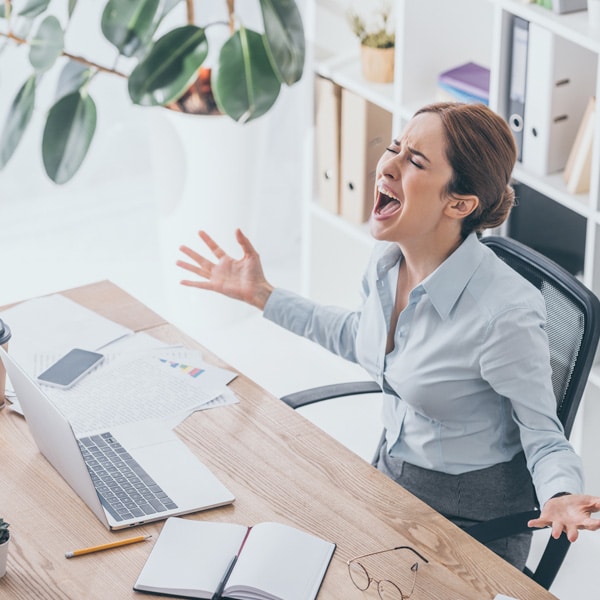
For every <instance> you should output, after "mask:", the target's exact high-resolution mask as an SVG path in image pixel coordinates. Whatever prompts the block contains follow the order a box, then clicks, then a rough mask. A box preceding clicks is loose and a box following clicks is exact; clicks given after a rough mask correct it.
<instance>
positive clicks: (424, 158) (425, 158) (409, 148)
mask: <svg viewBox="0 0 600 600" xmlns="http://www.w3.org/2000/svg"><path fill="white" fill-rule="evenodd" d="M407 147H408V151H409V152H410V153H411V154H416V155H417V156H420V157H421V158H422V159H423V160H426V161H427V162H428V163H431V161H430V160H429V159H428V158H427V157H426V156H425V155H424V154H423V153H422V152H419V151H418V150H415V149H414V148H411V147H410V146H407Z"/></svg>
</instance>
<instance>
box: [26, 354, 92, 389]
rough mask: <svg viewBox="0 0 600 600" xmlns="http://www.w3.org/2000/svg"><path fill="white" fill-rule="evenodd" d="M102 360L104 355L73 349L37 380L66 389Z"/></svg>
mask: <svg viewBox="0 0 600 600" xmlns="http://www.w3.org/2000/svg"><path fill="white" fill-rule="evenodd" d="M103 359H104V355H102V354H100V353H99V352H90V351H89V350H82V349H81V348H74V349H73V350H71V351H70V352H68V353H67V354H65V355H64V356H63V357H62V358H59V359H58V360H57V361H56V362H55V363H54V364H53V365H51V366H50V367H48V368H47V369H46V370H45V371H44V372H43V373H41V374H40V375H38V377H37V380H38V381H39V382H40V383H43V384H45V385H51V386H55V387H60V388H65V389H66V388H69V387H71V386H72V385H74V384H75V383H76V382H77V381H79V379H81V378H82V377H83V376H84V375H85V374H86V373H89V371H91V370H92V369H93V368H94V367H95V366H96V365H98V364H100V362H101V361H102V360H103Z"/></svg>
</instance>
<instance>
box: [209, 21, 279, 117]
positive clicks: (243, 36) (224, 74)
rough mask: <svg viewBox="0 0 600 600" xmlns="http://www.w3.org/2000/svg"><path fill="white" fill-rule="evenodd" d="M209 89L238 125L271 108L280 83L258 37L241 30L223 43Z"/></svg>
mask: <svg viewBox="0 0 600 600" xmlns="http://www.w3.org/2000/svg"><path fill="white" fill-rule="evenodd" d="M212 87H213V93H214V95H215V100H216V101H217V104H218V106H219V108H220V110H221V111H222V112H224V113H226V114H228V115H229V116H230V117H231V118H232V119H234V120H236V121H239V122H240V123H246V122H248V121H251V120H252V119H256V118H257V117H260V116H261V115H263V114H264V113H266V112H267V111H268V110H269V109H270V108H271V106H273V104H274V103H275V100H277V96H278V95H279V90H280V89H281V83H280V82H279V78H278V77H277V75H276V74H275V72H274V71H273V68H272V66H271V62H270V61H269V57H268V56H267V51H266V49H265V44H264V41H263V36H262V35H261V34H259V33H257V32H256V31H252V30H249V29H246V28H244V27H241V28H240V29H239V30H238V31H236V32H235V33H234V35H233V36H231V37H230V38H229V39H228V40H227V41H226V42H225V44H223V47H222V48H221V52H220V54H219V64H218V68H217V70H216V71H214V72H213V76H212Z"/></svg>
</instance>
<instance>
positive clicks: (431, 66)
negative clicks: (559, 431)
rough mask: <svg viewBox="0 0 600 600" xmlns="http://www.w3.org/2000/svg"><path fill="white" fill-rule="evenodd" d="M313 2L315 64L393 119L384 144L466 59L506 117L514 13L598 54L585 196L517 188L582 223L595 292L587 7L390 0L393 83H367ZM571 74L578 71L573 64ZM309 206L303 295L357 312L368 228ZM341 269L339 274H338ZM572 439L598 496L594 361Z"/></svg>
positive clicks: (334, 26)
mask: <svg viewBox="0 0 600 600" xmlns="http://www.w3.org/2000/svg"><path fill="white" fill-rule="evenodd" d="M309 2H310V3H311V4H312V6H311V9H312V13H311V14H312V15H313V16H314V20H315V22H314V27H313V28H309V31H312V35H313V38H314V39H312V40H310V41H311V42H312V49H313V52H312V58H311V60H312V63H313V65H312V67H313V71H314V72H315V74H317V75H321V76H324V77H327V78H328V79H331V80H332V81H334V82H335V83H337V84H338V85H340V86H342V87H345V88H348V89H350V90H351V91H353V92H355V93H357V94H359V95H361V96H362V97H364V98H365V99H367V100H369V101H370V102H372V103H374V104H376V105H378V106H380V107H382V108H385V109H386V110H388V111H390V112H391V113H392V115H393V131H390V139H391V138H392V137H393V135H395V134H397V133H399V132H400V131H401V130H402V128H403V127H404V125H405V124H406V122H407V121H408V120H409V119H410V118H411V116H412V114H413V113H414V112H415V110H416V109H417V108H419V107H420V106H422V105H424V104H426V103H429V102H432V101H434V100H435V97H436V85H437V76H438V74H439V73H440V72H441V71H444V70H446V69H450V68H452V67H454V66H457V65H459V64H461V63H464V62H467V61H471V60H472V61H475V62H478V63H479V64H481V65H484V66H486V67H488V68H489V69H490V75H491V79H490V106H491V108H492V109H494V110H496V111H497V112H498V113H499V114H502V115H503V116H505V117H506V116H507V110H508V109H507V104H508V102H507V99H508V85H509V72H510V56H511V31H512V18H513V15H516V16H519V17H522V18H524V19H526V20H527V21H529V22H530V23H536V24H537V25H539V26H542V27H544V28H546V29H548V30H549V31H551V32H552V33H554V34H556V35H557V36H560V37H563V38H565V39H566V40H568V41H570V42H572V43H574V44H577V45H579V46H581V47H582V48H585V49H587V50H588V51H589V52H590V53H592V54H593V55H594V56H595V62H594V64H595V69H592V70H591V72H590V73H589V78H590V81H595V90H596V112H595V121H594V142H593V154H592V177H591V188H590V192H589V193H586V194H577V195H573V194H570V193H568V192H567V188H566V185H565V183H564V182H563V179H562V175H561V173H554V174H551V175H548V176H544V177H540V176H537V175H534V174H532V173H530V172H528V171H527V170H525V169H523V167H522V166H520V165H518V166H517V167H516V169H515V172H514V177H515V181H517V182H519V183H522V184H524V185H526V186H528V187H530V188H532V189H533V190H535V191H537V192H539V193H541V194H543V195H544V196H546V197H547V198H548V202H553V203H557V204H558V205H560V206H561V207H564V209H567V210H568V211H572V212H573V213H575V214H577V215H579V216H580V217H583V218H584V219H585V224H586V227H585V231H586V239H585V255H584V268H583V274H582V278H583V281H584V283H585V284H586V285H587V286H588V287H590V288H591V289H592V290H594V291H595V292H596V293H597V294H598V295H600V110H599V108H600V60H599V59H598V57H599V56H600V32H598V31H597V30H596V31H594V30H593V29H592V28H591V26H590V25H589V23H588V16H587V12H586V11H580V12H575V13H570V14H565V15H558V14H555V13H554V12H552V11H550V10H548V9H545V8H543V7H541V6H538V5H534V4H528V3H524V2H522V1H521V0H453V1H452V2H448V0H395V7H396V24H397V29H396V54H395V79H394V83H393V84H370V83H368V82H367V81H365V80H364V78H363V77H362V75H361V72H360V60H359V46H358V40H357V39H356V38H355V37H354V36H353V35H352V32H351V31H350V27H349V25H348V23H347V21H346V16H345V10H346V2H345V1H344V0H309ZM574 68H577V65H574ZM308 196H309V197H308V198H307V199H306V203H305V219H304V225H305V227H304V229H305V231H304V242H305V243H304V252H305V256H304V266H305V269H304V274H305V277H304V282H305V292H306V293H307V294H308V295H310V296H311V297H313V298H315V299H317V300H319V301H324V302H332V303H336V304H341V305H345V306H349V307H351V306H354V305H356V302H357V300H358V298H357V295H356V294H357V290H358V289H359V282H360V276H361V274H362V272H363V270H364V267H365V265H366V260H367V258H368V256H369V252H370V249H371V247H372V244H373V242H372V240H371V238H370V236H369V233H368V226H367V225H366V224H365V225H361V226H356V225H352V224H350V223H348V222H346V221H345V220H344V219H343V218H341V217H339V216H337V215H334V214H332V213H330V212H328V211H327V210H324V209H323V208H322V207H320V206H319V204H318V202H317V201H316V198H315V192H314V190H312V191H311V192H310V193H309V194H308ZM342 268H343V269H344V271H343V272H341V271H342ZM580 414H581V415H582V418H581V419H580V422H579V424H578V428H577V429H576V432H575V433H574V443H575V444H576V446H577V447H578V449H579V451H580V452H581V454H582V456H583V458H584V462H585V463H586V471H587V481H588V488H589V491H590V492H592V493H595V494H600V473H598V472H596V473H595V472H594V471H598V469H594V468H593V464H594V461H595V456H596V455H597V452H598V450H599V449H600V442H598V441H596V437H597V434H596V433H595V430H596V429H600V366H598V365H596V367H595V368H594V370H593V372H592V375H591V377H590V382H589V385H588V389H587V391H586V397H585V398H584V405H583V408H582V410H581V411H580Z"/></svg>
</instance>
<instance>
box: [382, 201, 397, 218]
mask: <svg viewBox="0 0 600 600" xmlns="http://www.w3.org/2000/svg"><path fill="white" fill-rule="evenodd" d="M399 209H400V202H398V201H397V200H391V201H390V202H388V203H387V204H386V205H385V206H384V207H383V208H382V209H381V210H380V211H379V214H380V215H385V216H387V215H391V214H393V213H395V212H396V211H397V210H399Z"/></svg>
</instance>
